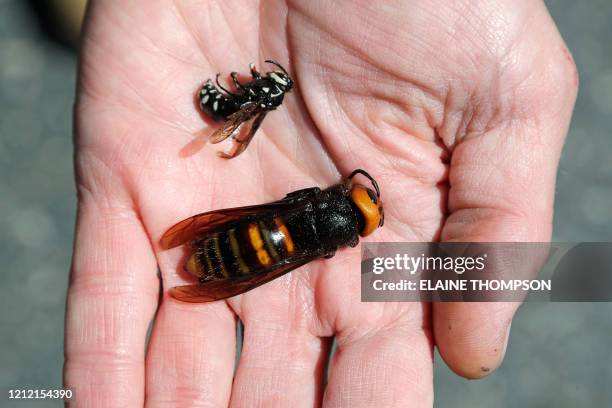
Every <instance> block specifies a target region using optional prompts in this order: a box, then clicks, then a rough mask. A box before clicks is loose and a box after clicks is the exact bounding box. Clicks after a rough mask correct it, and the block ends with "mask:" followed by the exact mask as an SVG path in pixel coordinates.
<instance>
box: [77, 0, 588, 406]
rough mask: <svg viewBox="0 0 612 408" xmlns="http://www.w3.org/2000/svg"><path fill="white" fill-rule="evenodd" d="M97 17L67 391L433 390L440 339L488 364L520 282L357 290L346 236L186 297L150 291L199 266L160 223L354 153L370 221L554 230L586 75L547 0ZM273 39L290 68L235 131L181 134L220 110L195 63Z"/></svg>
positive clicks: (527, 236) (101, 11) (279, 5)
mask: <svg viewBox="0 0 612 408" xmlns="http://www.w3.org/2000/svg"><path fill="white" fill-rule="evenodd" d="M503 3H507V4H503ZM115 6H116V5H115ZM88 17H89V18H88V24H87V27H86V31H85V34H84V39H83V49H82V58H81V69H80V78H79V90H78V98H77V105H76V109H75V110H76V133H77V134H76V169H77V185H78V192H79V212H78V223H77V235H76V241H75V254H74V260H73V270H72V273H71V284H70V289H69V299H68V308H67V319H66V366H65V381H66V385H67V386H68V387H73V388H75V394H76V404H77V405H83V406H114V407H116V406H137V405H142V404H143V403H145V404H146V405H147V406H167V405H179V406H226V405H228V404H231V405H236V406H256V405H259V406H313V405H314V406H316V405H319V404H320V403H321V402H323V403H324V404H326V405H329V406H336V405H342V406H357V405H359V404H362V405H364V406H371V405H375V404H377V405H380V406H405V405H407V404H410V405H411V406H430V405H431V404H432V400H433V384H432V358H433V357H432V355H433V346H434V344H435V345H436V346H437V347H438V348H439V349H440V352H441V354H442V356H443V358H444V359H445V361H446V362H447V364H449V366H450V367H451V368H452V369H454V370H455V371H456V372H458V373H459V374H461V375H464V376H467V377H472V378H476V377H481V376H483V375H486V374H487V373H488V372H490V370H493V369H494V368H496V367H497V365H498V364H499V362H500V361H501V358H502V357H503V353H504V342H505V341H506V339H507V333H508V330H509V325H510V321H511V318H512V315H513V313H514V310H515V309H516V305H515V304H480V305H465V304H436V305H433V306H432V305H429V304H419V303H404V304H392V303H387V304H374V303H370V304H362V303H360V289H359V284H360V276H359V273H358V271H359V249H358V248H355V249H345V250H341V251H339V252H338V253H337V255H336V257H335V258H333V259H330V260H324V261H316V262H313V263H311V264H309V265H307V266H305V267H302V268H300V269H298V270H296V271H294V272H293V273H291V274H288V275H286V276H285V277H283V278H281V279H278V280H276V281H273V282H271V283H269V284H267V285H265V286H262V287H260V288H258V289H256V290H254V291H251V292H248V293H246V294H244V295H242V296H238V297H235V298H232V299H229V300H228V301H227V302H225V301H221V302H215V303H211V304H198V305H194V304H182V303H179V302H176V301H174V300H172V299H171V298H169V297H168V296H167V295H165V294H164V295H163V296H162V297H160V294H159V293H158V285H159V280H158V276H157V274H156V271H157V265H159V268H160V269H161V280H162V284H163V289H164V292H165V291H166V290H167V289H168V288H169V287H173V286H177V285H181V284H186V283H188V282H189V278H188V277H186V276H185V274H184V272H183V271H182V268H181V264H180V261H181V257H182V252H181V250H180V249H176V250H171V251H161V249H160V247H159V238H160V237H161V235H162V234H163V232H164V231H165V230H166V229H167V228H168V227H169V226H171V225H173V224H174V223H175V222H176V221H178V220H181V219H183V218H186V217H188V216H190V215H193V214H196V213H199V212H204V211H208V210H213V209H220V208H226V207H235V206H242V205H251V204H257V203H263V202H266V201H272V200H275V199H279V198H281V197H283V196H284V195H285V194H286V193H287V192H289V191H292V190H297V189H300V188H304V187H311V186H321V187H325V186H328V185H330V184H332V183H336V182H338V181H339V180H340V179H341V177H342V175H344V176H346V175H347V174H348V173H349V172H350V171H351V170H353V169H355V168H364V169H366V170H367V171H368V172H370V173H371V174H372V175H373V176H374V177H375V178H376V179H377V181H378V182H379V184H380V186H381V190H382V198H383V201H384V205H385V214H386V223H385V227H384V228H382V229H380V230H378V231H377V232H376V233H375V234H374V235H372V238H371V239H372V240H378V241H433V240H459V241H478V240H480V241H483V240H486V241H503V240H513V241H529V240H536V241H537V240H547V239H549V236H550V232H551V231H550V229H551V218H552V200H553V193H554V180H555V172H556V166H557V162H558V158H559V154H560V150H561V147H562V144H563V138H564V135H565V132H566V130H567V125H568V122H569V118H570V115H571V110H572V106H573V102H574V98H575V93H576V85H577V82H576V79H575V69H574V67H573V65H572V62H571V57H569V53H568V52H567V50H566V48H565V47H564V45H563V42H562V40H561V39H560V37H559V35H558V33H557V31H556V29H555V27H554V24H553V22H552V20H550V17H549V16H548V14H547V11H546V9H545V7H544V5H543V3H542V2H533V1H520V2H516V1H507V2H501V3H500V2H499V1H495V2H493V1H480V2H473V1H470V2H467V1H466V2H462V1H426V0H414V1H406V2H369V1H339V2H326V1H310V2H299V1H289V2H284V1H265V0H261V1H257V0H252V1H218V2H217V1H209V2H196V1H181V2H176V3H172V4H171V3H169V2H144V3H143V2H134V3H133V4H125V5H122V6H121V8H119V7H113V6H111V5H110V4H107V3H104V4H103V2H97V3H95V4H94V5H93V6H92V7H91V8H90V10H89V13H88ZM267 58H273V59H275V60H277V61H279V62H280V63H281V64H283V65H285V67H287V69H288V70H289V72H290V73H291V74H292V75H293V77H294V79H295V80H296V82H297V87H296V88H297V89H295V90H294V92H293V93H291V94H288V95H287V96H286V97H285V102H284V104H283V105H282V106H281V107H280V108H279V109H278V110H277V111H274V112H272V113H270V114H269V115H268V117H267V118H266V120H265V122H264V123H263V125H262V128H261V129H260V130H259V132H258V133H257V135H256V137H255V139H254V140H253V142H252V143H251V145H250V146H249V148H248V149H247V150H246V152H245V153H243V154H242V155H241V156H239V157H238V158H236V159H234V160H222V159H219V158H217V157H216V155H215V150H217V147H218V146H214V147H211V146H207V147H206V148H204V149H203V150H202V151H201V152H199V153H198V154H196V155H194V156H191V157H189V158H182V157H180V155H179V151H180V150H181V148H182V147H184V146H185V145H187V144H188V143H189V141H190V140H191V138H192V137H193V136H192V134H193V133H194V132H195V131H197V130H199V129H201V128H202V127H204V126H210V130H211V132H212V129H213V127H212V126H214V125H213V124H212V123H210V122H208V121H207V120H206V118H204V117H203V116H202V114H201V113H199V111H198V109H197V106H196V103H195V102H194V94H195V93H196V91H197V90H198V87H199V86H200V85H201V84H202V83H203V81H204V80H206V79H207V78H208V77H213V76H214V74H215V73H216V72H222V73H223V74H228V73H229V72H230V71H233V70H236V71H239V72H241V73H244V74H246V73H248V63H249V62H255V63H256V64H258V66H259V68H260V70H263V71H265V70H266V69H267V68H266V67H263V66H261V65H259V64H261V63H262V62H263V60H265V59H267ZM222 147H225V148H226V147H227V146H222ZM158 307H159V308H158ZM157 308H158V310H157V314H155V312H156V309H157ZM154 314H155V320H154V324H153V330H152V334H151V339H150V344H149V347H148V349H147V350H146V351H145V347H144V343H145V337H146V333H147V328H148V325H149V323H150V321H151V319H152V318H153V316H154ZM236 316H238V317H239V318H240V319H241V320H242V321H243V322H244V325H245V331H244V342H243V351H242V354H241V356H240V361H239V364H238V367H237V371H236V372H235V374H234V364H235V363H234V359H235V342H236ZM332 336H335V338H336V341H337V346H338V350H337V353H336V354H335V356H334V358H333V361H332V363H331V365H330V368H329V373H328V375H329V378H328V380H327V385H326V386H324V379H323V376H324V369H325V367H326V365H327V357H328V353H329V350H330V345H331V341H330V338H331V337H332Z"/></svg>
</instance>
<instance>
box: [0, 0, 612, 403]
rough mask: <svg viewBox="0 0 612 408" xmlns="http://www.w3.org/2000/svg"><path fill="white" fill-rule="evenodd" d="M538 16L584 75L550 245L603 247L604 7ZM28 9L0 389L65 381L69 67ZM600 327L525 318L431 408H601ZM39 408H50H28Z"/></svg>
mask: <svg viewBox="0 0 612 408" xmlns="http://www.w3.org/2000/svg"><path fill="white" fill-rule="evenodd" d="M534 1H535V0H534ZM546 3H547V4H548V6H549V8H550V10H551V13H552V15H553V17H554V18H555V20H556V21H557V24H558V26H559V29H560V31H561V33H562V35H563V37H564V38H565V40H566V42H567V43H568V46H569V48H570V50H571V51H572V52H573V54H574V57H575V60H576V63H577V65H578V69H579V71H580V76H581V88H580V93H579V96H578V102H577V105H576V110H575V114H574V120H573V122H572V126H571V130H570V133H569V136H568V139H567V144H566V146H565V149H564V152H563V158H562V160H561V166H560V169H559V175H558V185H557V196H556V203H555V211H556V212H555V232H554V240H556V241H573V242H574V241H612V211H611V208H612V160H611V156H612V138H611V130H612V121H611V118H612V52H611V51H612V49H611V48H610V47H611V45H610V44H611V43H612V25H611V24H610V21H612V2H609V1H607V0H589V1H588V2H585V1H574V0H550V1H547V2H546ZM32 4H37V2H26V1H19V0H0V174H2V176H1V177H0V265H1V266H0V268H2V273H1V275H0V278H1V279H2V284H1V286H0V390H6V389H7V388H9V387H16V386H28V387H43V388H50V387H59V386H60V385H61V381H62V380H61V375H62V363H63V318H64V316H63V315H64V303H65V292H66V284H67V276H68V268H69V264H70V255H71V246H72V235H73V224H74V214H75V199H76V196H75V190H74V185H73V172H72V135H71V120H72V118H71V116H72V103H73V97H74V83H75V73H76V67H75V62H76V55H75V52H74V51H73V50H72V49H71V48H70V47H69V46H67V45H65V44H62V43H61V42H59V41H57V37H54V36H50V35H49V33H48V31H47V30H46V29H45V27H46V26H45V25H41V21H40V20H39V19H38V17H37V14H36V12H40V11H41V8H40V7H32ZM64 38H65V37H64ZM534 176H537V175H534ZM579 272H580V271H577V273H579ZM611 316H612V304H610V303H591V304H587V303H583V304H577V303H529V304H525V305H523V306H522V307H521V309H520V310H519V313H518V315H517V317H516V319H515V320H514V324H513V328H512V334H511V336H510V342H509V346H508V351H507V354H506V359H505V362H504V364H503V366H502V367H501V368H500V369H499V370H498V371H497V372H496V373H494V374H492V375H491V376H490V377H488V378H487V379H484V380H481V381H468V380H464V379H462V378H460V377H457V376H456V375H454V374H453V373H451V372H450V371H449V370H448V369H447V368H446V367H445V365H444V363H443V362H442V361H441V360H440V359H439V358H436V380H435V386H436V406H438V407H475V406H476V407H479V406H495V407H551V406H555V407H604V406H610V405H611V404H612V390H611V387H610V384H612V354H611V353H610V351H609V347H610V344H612V318H611ZM2 392H5V391H2ZM5 403H8V401H7V400H6V399H5V397H0V405H3V404H5ZM46 404H49V405H57V403H50V402H49V403H46V402H40V403H37V404H36V406H37V407H38V406H40V407H42V406H45V405H46ZM24 406H25V405H24Z"/></svg>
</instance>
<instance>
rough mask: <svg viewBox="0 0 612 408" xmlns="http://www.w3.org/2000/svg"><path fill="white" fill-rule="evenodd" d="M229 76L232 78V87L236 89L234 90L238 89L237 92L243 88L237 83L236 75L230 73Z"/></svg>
mask: <svg viewBox="0 0 612 408" xmlns="http://www.w3.org/2000/svg"><path fill="white" fill-rule="evenodd" d="M230 76H231V77H232V81H234V86H235V87H236V89H238V90H239V91H240V90H242V89H243V88H244V87H243V86H242V84H241V83H240V81H238V73H237V72H232V73H231V74H230Z"/></svg>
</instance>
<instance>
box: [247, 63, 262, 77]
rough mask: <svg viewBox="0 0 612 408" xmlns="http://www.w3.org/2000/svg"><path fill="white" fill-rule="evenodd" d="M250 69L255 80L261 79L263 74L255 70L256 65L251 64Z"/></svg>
mask: <svg viewBox="0 0 612 408" xmlns="http://www.w3.org/2000/svg"><path fill="white" fill-rule="evenodd" d="M249 69H250V70H251V75H252V76H253V79H261V74H260V73H259V71H257V68H255V64H253V63H252V62H251V63H250V64H249Z"/></svg>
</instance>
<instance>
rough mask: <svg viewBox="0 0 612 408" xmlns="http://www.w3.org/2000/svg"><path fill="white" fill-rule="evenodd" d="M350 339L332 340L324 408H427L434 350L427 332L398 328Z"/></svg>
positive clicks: (411, 328) (429, 405) (430, 400)
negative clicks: (334, 341) (335, 347)
mask: <svg viewBox="0 0 612 408" xmlns="http://www.w3.org/2000/svg"><path fill="white" fill-rule="evenodd" d="M352 337H354V336H350V335H347V334H343V333H340V334H339V335H338V336H337V337H336V341H337V349H336V353H335V354H334V356H333V359H332V363H331V365H330V368H329V380H328V384H327V388H326V390H325V398H324V404H323V405H324V407H406V406H410V407H431V406H432V404H433V346H432V339H431V337H430V336H428V335H427V332H426V331H424V330H423V329H422V328H421V327H416V328H415V327H406V326H400V325H398V326H392V327H388V328H383V329H379V330H377V331H376V332H373V333H372V332H369V333H367V334H363V335H360V336H358V337H356V338H352Z"/></svg>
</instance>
